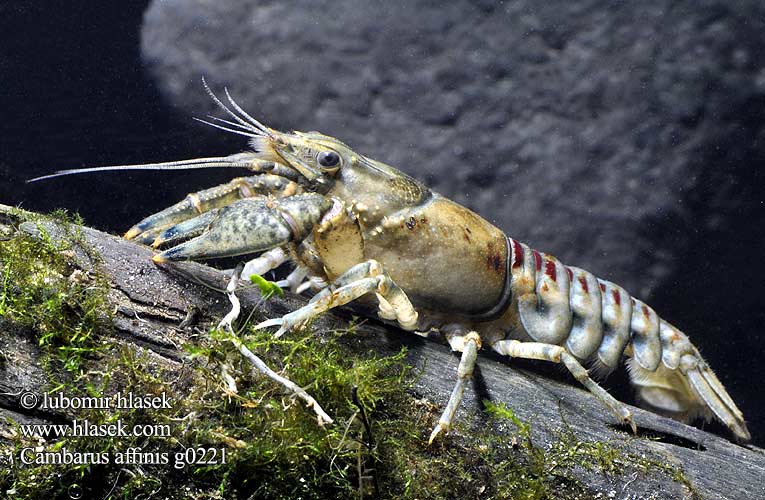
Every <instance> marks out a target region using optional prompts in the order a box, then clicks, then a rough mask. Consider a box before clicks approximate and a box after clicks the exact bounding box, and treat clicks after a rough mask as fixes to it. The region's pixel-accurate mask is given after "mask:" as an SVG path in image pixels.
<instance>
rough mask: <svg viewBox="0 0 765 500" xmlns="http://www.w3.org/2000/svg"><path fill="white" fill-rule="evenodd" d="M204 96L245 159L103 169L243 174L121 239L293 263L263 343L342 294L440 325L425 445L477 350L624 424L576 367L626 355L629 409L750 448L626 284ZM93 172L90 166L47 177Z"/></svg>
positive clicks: (684, 346)
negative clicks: (294, 304) (544, 367)
mask: <svg viewBox="0 0 765 500" xmlns="http://www.w3.org/2000/svg"><path fill="white" fill-rule="evenodd" d="M205 86H206V85H205ZM206 88H207V87H206ZM208 92H209V93H210V95H211V97H212V98H213V99H214V100H215V102H216V103H217V104H218V105H219V106H220V107H221V108H222V109H223V110H224V111H225V112H226V113H228V115H229V118H230V119H221V118H213V120H214V122H206V123H208V124H210V125H212V126H214V127H218V128H221V129H223V130H226V131H228V132H233V133H236V134H239V135H243V136H246V137H248V138H249V140H250V148H251V149H250V151H247V152H244V153H238V154H234V155H231V156H225V157H216V158H199V159H193V160H185V161H177V162H167V163H156V164H148V165H139V166H116V167H102V168H101V169H112V170H120V169H136V168H137V169H181V168H208V167H214V168H232V167H235V168H246V169H249V170H250V171H251V174H252V175H250V176H248V177H240V178H236V179H234V180H232V181H230V182H229V183H227V184H224V185H221V186H217V187H213V188H210V189H206V190H204V191H200V192H198V193H192V194H189V195H188V196H187V197H186V198H185V199H184V200H182V201H180V202H179V203H177V204H175V205H173V206H171V207H169V208H167V209H165V210H163V211H161V212H159V213H157V214H154V215H151V216H149V217H148V218H146V219H144V220H143V221H141V222H139V223H138V224H136V225H135V226H134V227H133V228H131V229H130V230H129V231H128V232H127V234H126V235H125V237H126V238H128V239H133V240H137V241H140V242H143V243H146V244H151V245H153V246H155V247H162V248H164V250H162V251H161V252H159V253H157V254H156V255H155V256H154V260H155V261H157V262H164V261H172V260H179V259H208V258H216V257H229V256H237V255H248V254H254V253H260V255H259V256H257V257H255V258H254V259H253V260H251V261H250V262H248V263H247V264H246V265H245V266H244V268H243V270H242V269H241V268H240V269H239V270H238V271H241V272H242V273H243V274H244V275H245V277H246V276H248V275H250V274H262V273H264V272H266V271H268V270H269V269H273V268H275V267H277V266H279V265H281V264H282V263H284V262H286V261H291V262H292V263H294V265H295V270H294V272H293V273H292V274H291V275H290V276H289V277H287V279H286V280H283V282H282V283H283V284H284V285H285V286H289V287H291V288H292V289H293V290H301V291H302V290H305V289H308V288H312V289H314V290H315V292H316V293H315V295H314V296H313V297H312V299H311V300H310V302H309V303H308V304H307V305H305V306H304V307H301V308H300V309H298V310H296V311H293V312H291V313H289V314H286V315H285V316H283V317H281V318H274V319H271V320H268V321H265V322H263V323H261V324H260V325H258V327H260V328H266V327H271V326H278V331H277V332H276V335H282V334H284V333H286V332H288V331H290V330H291V329H295V328H300V327H301V326H302V325H304V324H305V323H306V322H307V321H309V320H310V319H311V318H313V317H315V316H316V315H318V314H321V313H322V312H324V311H326V310H328V309H331V308H334V307H337V306H341V305H343V304H346V303H348V302H351V301H354V300H363V301H366V302H369V303H370V304H372V305H373V306H376V307H377V311H378V314H379V316H380V317H382V318H383V319H385V320H389V321H395V322H397V323H398V325H400V326H401V328H403V329H405V330H409V331H415V332H424V331H429V330H433V329H435V330H437V331H439V332H440V333H441V334H442V335H443V337H445V339H446V340H447V341H448V342H449V344H450V346H451V348H452V349H453V350H455V351H459V352H461V353H462V356H461V359H460V363H459V368H458V370H457V382H456V386H455V388H454V391H453V392H452V394H451V397H450V398H449V402H448V404H447V405H446V408H445V410H444V412H443V415H442V416H441V418H440V419H439V422H438V424H437V426H436V427H435V429H434V430H433V432H432V434H431V436H430V440H431V441H432V440H433V439H434V438H435V437H436V436H437V435H438V434H439V433H441V432H447V431H448V430H449V427H450V425H451V423H452V419H453V417H454V414H455V412H456V410H457V408H458V406H459V404H460V401H461V399H462V394H463V390H464V387H465V385H466V383H467V382H468V380H469V379H470V377H471V376H472V373H473V368H474V365H475V361H476V357H477V354H478V351H479V350H480V349H481V348H490V349H493V350H494V351H496V352H498V353H500V354H503V355H506V356H511V357H516V358H527V359H537V360H544V361H550V362H553V363H560V364H562V365H563V366H565V367H566V368H567V369H568V370H569V371H570V372H571V374H572V375H573V376H574V377H575V378H576V379H577V380H578V381H579V382H581V383H582V384H583V385H584V386H585V387H586V388H587V389H589V390H590V392H592V394H593V395H594V396H595V397H596V398H598V400H600V401H601V403H602V404H604V405H605V406H606V407H607V408H608V409H609V410H610V411H611V412H613V414H614V415H615V417H616V418H617V419H618V420H619V422H621V423H625V424H628V425H630V426H632V428H633V429H635V424H634V422H633V421H632V415H631V413H630V411H629V410H628V409H627V408H626V407H625V406H624V405H623V404H621V403H620V402H619V401H617V400H616V399H614V398H613V397H612V396H611V395H610V394H609V393H608V392H606V391H605V390H604V389H603V388H602V387H601V386H599V385H598V384H597V382H595V381H594V380H593V379H592V378H591V377H590V374H589V372H588V370H587V369H585V367H584V366H586V365H589V366H591V367H592V368H593V369H594V370H595V371H598V372H608V371H610V370H613V369H615V368H616V367H617V366H618V365H619V364H620V362H621V361H622V358H626V364H627V366H628V368H629V375H630V379H631V382H632V384H633V385H634V386H635V387H636V391H637V395H638V397H639V400H640V401H641V403H642V404H644V405H646V406H647V407H649V408H650V409H653V410H655V411H658V412H662V413H665V414H669V415H671V416H675V417H677V418H693V417H696V416H702V417H706V418H707V419H708V418H710V417H714V418H716V419H718V420H719V421H721V422H722V423H723V424H725V425H726V426H727V427H728V428H729V429H730V431H731V432H732V433H733V434H734V436H735V437H736V439H738V440H742V441H748V440H749V439H750V435H749V432H748V431H747V428H746V424H745V422H744V417H743V415H742V413H741V411H740V410H739V409H738V408H737V407H736V404H735V403H734V402H733V400H732V399H731V397H730V396H729V395H728V393H727V392H726V390H725V388H724V387H723V385H722V384H721V383H720V381H719V380H718V378H717V377H716V376H715V374H714V372H712V370H711V368H710V367H709V366H708V365H707V363H706V362H705V361H704V359H703V358H702V357H701V355H700V354H699V351H698V350H697V349H696V347H694V345H693V344H691V342H690V341H689V340H688V337H687V336H686V335H685V334H684V333H683V332H681V331H680V330H679V329H678V328H676V327H674V326H673V325H671V324H670V323H669V322H667V321H665V320H664V319H662V318H660V317H659V316H658V315H657V314H656V312H655V311H654V310H653V309H652V308H650V307H649V306H648V305H646V304H644V303H643V302H641V301H640V300H638V299H636V298H633V297H631V296H630V294H629V293H627V292H626V291H625V290H624V289H623V288H621V287H619V286H617V285H616V284H614V283H611V282H608V281H605V280H602V279H599V278H596V277H595V276H593V275H592V274H590V273H589V272H587V271H585V270H583V269H579V268H576V267H572V266H567V265H564V264H563V263H561V262H560V261H558V260H557V259H556V258H555V257H553V256H552V255H548V254H545V253H542V252H539V251H536V250H533V249H531V248H529V247H528V246H526V245H524V244H523V243H521V242H519V241H517V240H514V239H513V238H511V237H509V236H507V235H505V234H504V233H503V232H502V231H500V230H499V229H498V228H496V227H494V226H493V225H492V224H490V223H489V222H487V221H486V220H485V219H483V218H481V217H480V216H478V215H477V214H475V213H474V212H472V211H470V210H468V209H467V208H465V207H463V206H461V205H459V204H457V203H455V202H453V201H451V200H449V199H447V198H444V197H442V196H440V195H439V194H437V193H434V192H432V191H431V190H430V189H428V188H427V187H426V186H424V185H423V184H421V183H420V182H418V181H417V180H415V179H413V178H412V177H410V176H408V175H406V174H404V173H402V172H400V171H398V170H396V169H395V168H393V167H390V166H388V165H386V164H384V163H381V162H379V161H376V160H373V159H371V158H367V157H365V156H363V155H361V154H359V153H357V152H355V151H353V150H352V149H351V148H349V147H348V146H346V145H345V144H343V143H342V142H340V141H339V140H337V139H335V138H333V137H330V136H327V135H323V134H320V133H318V132H290V133H287V132H280V131H277V130H274V129H272V128H269V127H267V126H265V125H263V124H262V123H260V122H259V121H257V120H256V119H254V118H252V117H251V116H250V115H248V114H247V113H246V112H245V111H244V110H242V108H241V107H240V106H238V105H237V104H236V102H234V100H233V99H231V96H230V95H228V91H226V95H227V97H228V100H229V102H230V106H229V105H226V104H224V103H223V102H222V101H221V100H219V99H218V98H217V97H216V96H215V95H214V94H213V93H212V92H211V91H209V88H208ZM232 108H233V109H232ZM93 170H99V169H81V170H65V171H60V172H57V173H55V174H52V175H50V176H46V177H45V178H48V177H55V176H57V175H67V174H70V173H78V172H82V171H93ZM237 275H238V272H237V273H235V276H234V279H232V286H230V287H229V297H230V298H231V300H232V304H234V306H235V307H234V309H233V310H232V313H233V314H230V315H229V317H227V319H226V322H227V323H226V324H227V325H230V322H231V320H232V318H233V317H235V316H236V314H237V313H238V302H235V301H236V298H235V295H234V290H235V282H236V277H237ZM240 344H241V343H240ZM238 347H239V348H240V350H241V351H242V353H243V354H244V355H245V356H246V357H247V358H248V359H250V360H251V361H252V362H253V363H257V362H258V361H259V359H258V358H257V356H255V355H254V354H253V353H251V352H249V351H247V348H246V347H244V346H243V345H238ZM261 363H262V362H261ZM261 370H263V371H264V372H265V370H268V368H267V367H265V365H264V366H263V367H261ZM266 373H267V372H266ZM269 376H272V378H275V377H279V378H277V380H278V381H279V382H281V383H283V384H284V385H285V386H287V387H288V388H290V389H291V390H294V391H295V392H297V393H298V395H299V396H301V397H303V398H304V399H306V401H308V402H309V403H310V404H312V405H313V406H314V409H315V410H316V411H317V414H318V415H319V420H320V422H330V421H331V419H330V418H329V417H328V416H326V414H325V413H324V412H323V410H321V408H320V407H319V406H318V403H316V401H315V400H313V398H310V396H308V395H307V394H306V393H305V391H302V389H300V388H298V387H297V386H295V385H294V384H292V383H291V382H290V381H289V380H287V379H285V378H283V377H280V376H278V375H276V374H274V373H273V372H271V373H270V374H269ZM290 384H292V385H290ZM299 391H302V393H300V392H299Z"/></svg>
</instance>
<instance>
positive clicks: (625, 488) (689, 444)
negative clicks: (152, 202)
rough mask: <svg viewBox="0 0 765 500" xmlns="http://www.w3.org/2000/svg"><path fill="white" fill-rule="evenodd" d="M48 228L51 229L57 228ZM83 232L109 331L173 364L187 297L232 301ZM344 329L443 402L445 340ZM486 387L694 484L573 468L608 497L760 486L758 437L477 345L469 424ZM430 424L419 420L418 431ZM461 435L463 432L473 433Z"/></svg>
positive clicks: (8, 384) (4, 382)
mask: <svg viewBox="0 0 765 500" xmlns="http://www.w3.org/2000/svg"><path fill="white" fill-rule="evenodd" d="M11 218H12V216H10V215H9V207H5V206H3V205H0V225H3V224H8V223H9V222H10V221H11ZM51 229H52V232H53V234H54V236H55V229H54V228H51ZM83 233H84V236H85V239H86V240H87V242H88V244H89V245H91V246H92V247H93V248H94V249H96V250H97V251H98V252H99V253H100V255H101V258H102V263H101V265H100V267H101V271H102V272H105V273H106V275H107V276H108V279H109V281H110V287H111V291H110V297H109V298H110V301H111V302H112V305H113V307H114V308H115V310H116V314H115V315H114V320H113V322H114V326H115V329H114V333H113V335H116V336H117V337H118V339H119V340H120V341H122V342H128V343H131V344H134V345H136V346H140V347H142V348H145V349H146V350H148V351H150V352H151V353H153V354H154V355H155V357H156V359H157V360H158V362H160V363H164V364H167V365H170V366H180V365H181V364H182V363H183V362H184V361H183V354H182V353H180V352H179V350H178V347H177V346H178V345H180V344H181V343H182V342H184V341H186V340H187V337H188V335H189V333H188V332H187V331H184V330H183V329H181V328H178V325H179V324H180V322H181V321H182V320H183V319H184V317H185V316H186V314H187V312H188V311H189V310H190V309H191V308H196V309H197V310H198V311H199V315H200V318H199V321H200V322H201V323H205V322H208V323H212V322H214V321H217V320H219V319H220V318H221V317H223V315H225V314H226V313H227V312H228V309H229V302H228V300H227V298H226V297H225V295H224V294H223V293H221V292H218V291H215V290H213V289H211V288H210V286H211V287H213V288H217V289H219V290H222V289H224V288H225V286H226V283H227V281H228V279H227V278H226V276H225V275H224V274H223V273H222V272H220V271H218V270H215V269H212V268H210V267H207V266H204V265H201V264H197V263H178V264H172V265H162V266H158V265H155V264H154V263H152V261H151V255H152V251H151V250H150V249H149V248H147V247H144V246H141V245H138V244H135V243H132V242H129V241H125V240H123V239H121V238H118V237H115V236H112V235H109V234H105V233H102V232H100V231H97V230H94V229H90V228H83ZM77 259H78V261H79V262H78V265H80V266H82V267H84V268H87V267H88V266H90V265H91V264H90V262H89V259H88V258H87V256H86V255H85V254H84V253H77ZM204 285H208V286H204ZM238 296H239V298H240V300H241V302H242V307H243V309H244V311H245V313H247V312H248V311H249V310H251V309H252V308H253V307H257V308H259V309H260V311H261V313H262V315H264V316H267V317H274V316H280V315H282V314H284V313H286V312H289V311H292V310H294V309H296V308H297V307H299V306H300V305H302V304H304V303H305V302H306V299H305V298H303V297H299V296H295V295H291V294H289V293H287V294H285V297H284V298H273V299H271V300H269V301H268V302H264V301H262V300H261V298H260V295H259V293H258V291H257V290H253V289H248V290H242V291H241V292H239V293H238ZM348 318H349V313H348V311H338V312H337V313H327V314H325V315H323V316H322V317H321V318H320V319H319V320H317V321H316V323H315V326H316V330H317V331H322V330H324V329H332V328H337V327H341V326H343V325H344V324H346V322H347V319H348ZM8 327H9V325H7V324H3V323H2V319H1V318H0V329H2V330H6V331H8ZM348 337H349V336H344V337H343V338H342V339H341V340H340V342H341V343H343V344H344V347H347V348H348V349H349V352H350V353H351V354H349V355H352V351H353V349H354V348H356V349H357V348H358V346H363V347H364V348H365V349H374V350H376V351H377V352H379V353H380V354H384V355H387V354H390V355H392V354H395V353H397V352H399V351H400V349H401V346H406V347H407V349H408V355H407V360H408V362H409V363H411V364H412V365H413V366H415V367H416V368H417V369H416V370H415V373H418V374H419V376H418V378H417V381H416V383H415V385H414V392H415V394H413V395H412V396H413V397H417V398H426V399H428V400H431V401H433V402H434V403H436V404H437V405H439V407H442V406H443V405H444V404H445V403H446V401H447V399H448V397H449V393H450V392H451V389H452V387H453V384H454V381H455V377H456V368H457V364H458V361H459V358H458V357H457V356H455V355H454V354H452V353H451V352H450V350H449V348H448V346H446V345H444V344H441V343H438V342H434V341H431V340H427V339H423V338H420V337H418V336H416V335H412V334H411V333H407V332H404V331H401V330H398V329H396V328H394V327H391V326H388V325H385V324H383V323H380V322H378V321H375V320H370V321H368V322H365V323H364V324H362V325H360V326H358V327H357V333H356V334H355V335H353V336H350V337H352V338H348ZM0 349H1V350H2V351H3V352H4V353H13V355H12V358H13V363H5V365H4V366H3V367H2V368H1V369H0V393H14V392H17V391H18V390H19V389H20V388H23V389H26V390H30V391H39V390H40V389H41V388H42V387H44V385H45V382H46V380H45V375H44V373H43V370H42V368H41V367H40V364H39V359H38V356H39V351H38V347H37V345H36V343H35V342H34V341H33V339H32V337H31V336H26V335H14V336H8V335H1V336H0ZM542 367H543V368H548V367H547V366H544V365H542ZM549 368H550V371H551V372H554V371H555V369H554V368H553V367H549ZM173 390H174V388H173V387H168V388H167V391H168V394H169V395H172V394H173ZM178 397H183V396H182V395H178ZM483 399H490V400H492V401H494V402H506V403H507V404H508V405H509V406H510V407H512V408H513V410H514V411H515V413H516V415H517V416H518V417H519V418H520V419H521V420H523V421H525V422H529V423H531V424H532V428H533V431H532V432H533V434H532V436H533V440H534V443H535V444H536V445H539V446H542V447H545V446H547V445H549V444H551V443H553V442H554V440H555V439H556V436H557V435H558V433H559V432H560V429H561V428H563V427H564V426H565V425H566V424H567V425H568V426H569V427H570V429H571V430H572V431H573V433H574V434H575V435H576V436H577V437H578V438H579V439H581V440H589V441H607V442H610V443H613V444H615V445H619V446H621V445H622V444H624V447H623V450H624V451H626V452H629V453H630V454H636V455H645V456H646V457H648V458H651V459H654V460H658V461H660V462H663V463H670V464H673V465H676V466H678V467H680V468H681V469H682V471H683V472H684V475H685V477H686V478H687V479H688V481H689V482H690V484H691V487H692V490H689V488H688V487H687V486H686V485H684V484H682V483H681V482H677V481H674V480H673V479H672V478H671V477H669V475H667V474H666V473H665V472H662V471H659V470H656V471H650V470H649V471H647V472H645V471H637V470H635V471H631V470H625V471H624V473H623V474H618V475H614V474H609V475H606V474H604V473H602V472H598V471H597V470H588V469H587V468H575V469H574V470H573V471H572V475H573V476H575V477H576V478H577V479H579V480H580V481H581V482H582V483H583V484H584V485H586V487H587V488H589V489H591V490H592V491H593V492H596V493H601V494H602V497H603V498H686V497H690V496H697V497H701V498H730V499H736V498H765V452H764V451H763V450H762V449H759V448H755V447H751V446H749V447H744V446H740V445H736V444H733V443H732V442H731V441H729V440H727V439H725V438H724V437H720V436H717V435H714V434H710V433H707V432H704V431H701V430H699V429H697V428H694V427H690V426H687V425H684V424H682V423H678V422H676V421H674V420H670V419H666V418H663V417H660V416H658V415H655V414H653V413H650V412H647V411H644V410H641V409H639V408H632V407H630V408H631V409H632V411H633V412H634V418H635V421H636V422H637V424H638V426H639V428H640V432H639V435H638V436H637V437H634V436H632V435H631V434H630V433H628V432H626V431H625V430H623V429H619V428H616V427H615V426H614V425H613V424H614V419H613V418H612V416H611V414H610V413H609V412H608V411H607V410H605V409H604V408H603V406H602V405H601V404H600V403H599V402H598V401H597V400H595V398H594V397H592V396H591V395H590V394H589V393H588V392H587V391H586V390H584V389H582V388H580V387H578V386H576V385H574V384H569V383H565V382H561V381H558V380H555V379H552V378H550V377H549V376H548V375H547V373H546V372H545V371H544V370H535V371H527V370H522V369H518V368H516V367H514V366H513V363H509V362H507V361H505V360H502V359H499V358H497V357H494V356H487V355H481V356H479V361H478V370H477V371H476V376H475V380H474V383H473V384H472V386H471V387H470V388H469V389H468V390H467V391H466V393H465V398H464V400H463V403H462V407H461V409H460V410H459V412H458V413H457V419H462V420H472V423H473V424H474V425H475V426H476V427H480V426H486V425H494V424H492V423H490V421H489V419H488V416H487V415H486V412H485V411H484V410H483V409H482V405H481V401H482V400H483ZM306 411H308V410H306ZM0 417H7V418H10V419H12V420H14V421H16V422H22V423H29V422H32V423H46V422H56V423H61V421H62V419H63V420H64V421H66V420H65V418H64V417H62V416H61V415H55V414H45V413H40V412H37V411H32V412H30V411H28V410H24V409H22V408H21V407H20V406H19V404H18V401H17V400H16V398H14V397H12V396H9V395H7V394H6V395H4V396H0ZM564 419H565V423H564ZM434 423H435V422H434ZM496 427H497V428H496V429H494V430H495V431H496V432H499V433H505V434H507V436H508V441H509V440H510V439H511V437H512V434H513V430H514V429H509V428H503V427H502V426H496ZM429 431H430V429H424V430H423V436H424V437H423V439H426V436H427V434H428V433H429ZM447 439H450V438H447ZM460 439H466V440H470V439H471V436H470V435H463V436H461V437H460ZM625 442H626V443H625Z"/></svg>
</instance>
